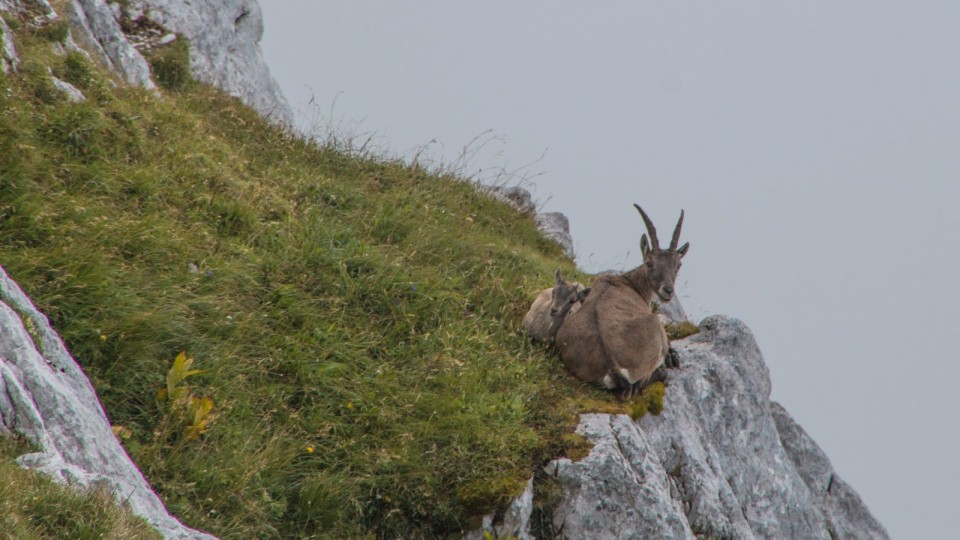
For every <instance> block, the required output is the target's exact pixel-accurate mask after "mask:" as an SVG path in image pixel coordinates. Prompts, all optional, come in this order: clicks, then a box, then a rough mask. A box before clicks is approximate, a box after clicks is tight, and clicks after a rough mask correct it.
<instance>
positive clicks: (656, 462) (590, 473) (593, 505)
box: [547, 316, 887, 539]
mask: <svg viewBox="0 0 960 540" xmlns="http://www.w3.org/2000/svg"><path fill="white" fill-rule="evenodd" d="M700 326H701V333H700V334H696V335H694V336H691V337H689V338H687V339H684V340H679V341H676V342H674V348H676V349H677V351H678V352H679V353H680V360H681V366H682V367H681V368H680V369H679V370H671V371H670V372H669V378H668V382H669V386H668V387H667V392H666V396H665V399H664V411H663V413H662V414H661V415H659V416H653V415H646V416H644V417H643V418H641V419H640V421H639V422H636V423H634V422H632V421H631V420H630V419H629V418H628V417H626V416H610V415H603V414H588V415H582V416H581V419H580V425H579V427H578V428H577V431H578V433H581V434H583V435H584V436H586V437H587V438H589V439H590V440H591V441H592V442H593V443H594V448H593V450H592V451H591V452H590V454H589V455H588V456H587V457H586V458H584V459H583V460H581V461H579V462H576V463H573V462H571V461H570V460H568V459H560V460H556V461H553V462H552V463H550V464H549V465H548V467H547V472H549V473H550V474H553V475H555V476H556V478H557V479H558V480H559V481H560V482H561V484H562V486H563V497H562V500H561V502H560V503H559V505H558V506H557V507H556V508H555V509H554V513H553V516H554V526H555V527H556V528H557V529H559V530H561V531H562V533H563V534H564V536H565V537H568V538H692V537H695V536H696V537H716V538H737V539H741V538H744V539H749V538H804V539H807V538H822V539H830V538H852V537H856V538H887V534H886V532H885V531H884V529H883V527H882V526H881V525H880V524H879V523H877V521H876V520H875V519H874V518H873V517H872V516H871V515H870V512H869V510H868V509H867V508H866V506H864V505H863V503H862V501H861V500H860V498H859V497H858V496H857V495H856V493H855V492H854V491H853V490H852V489H851V488H850V487H849V486H848V485H846V484H845V483H843V482H842V481H841V480H840V479H839V478H838V477H837V476H836V474H835V473H834V472H833V469H832V467H831V466H830V463H829V461H828V460H827V459H826V456H824V455H823V453H822V452H821V451H820V449H819V448H818V447H817V446H816V444H815V443H814V442H813V441H812V440H811V439H810V438H809V437H808V436H807V435H806V433H804V432H803V430H802V429H800V427H799V426H797V425H796V424H795V423H794V422H793V420H792V419H791V418H790V417H789V415H788V414H787V413H786V411H784V410H783V409H782V407H780V406H779V405H776V404H771V403H770V401H769V396H770V376H769V372H768V371H767V367H766V364H765V363H764V361H763V357H762V355H761V354H760V350H759V348H758V347H757V344H756V341H755V340H754V338H753V335H752V333H751V332H750V330H749V329H748V328H747V327H746V326H745V325H744V324H743V323H741V322H740V321H738V320H736V319H731V318H727V317H723V316H714V317H710V318H707V319H705V320H704V321H703V322H702V323H701V325H700Z"/></svg>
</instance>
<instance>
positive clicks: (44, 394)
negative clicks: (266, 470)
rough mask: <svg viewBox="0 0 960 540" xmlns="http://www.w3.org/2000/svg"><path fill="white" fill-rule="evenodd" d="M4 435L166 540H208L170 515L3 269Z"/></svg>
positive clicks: (39, 466)
mask: <svg viewBox="0 0 960 540" xmlns="http://www.w3.org/2000/svg"><path fill="white" fill-rule="evenodd" d="M0 419H2V424H0V436H2V435H3V434H9V433H18V434H20V435H22V436H24V437H26V438H27V439H29V440H30V441H31V442H33V443H34V444H35V445H36V446H37V447H38V448H39V449H40V451H39V452H36V453H33V454H26V455H24V456H20V457H19V458H18V459H17V462H18V463H19V464H20V465H21V466H23V467H26V468H28V469H35V470H37V471H39V472H42V473H44V474H47V475H49V476H52V477H53V478H54V479H55V480H57V481H59V482H62V483H66V484H71V485H77V486H83V487H87V486H96V487H100V488H105V489H107V490H108V491H109V492H111V493H113V494H114V495H115V496H116V498H117V500H120V501H125V502H126V503H127V504H128V505H129V506H130V509H131V510H132V511H133V513H135V514H137V515H139V516H142V517H143V518H144V519H146V521H147V522H148V523H150V524H151V525H152V526H153V527H155V528H156V529H157V530H158V531H160V533H161V534H163V536H164V537H165V538H177V539H211V538H214V537H213V536H210V535H208V534H205V533H201V532H198V531H195V530H193V529H190V528H188V527H186V526H184V525H183V524H182V523H180V522H179V521H178V520H177V519H176V518H174V517H173V516H171V515H170V514H169V513H167V510H166V508H164V506H163V503H162V502H161V501H160V499H159V498H158V497H157V496H156V494H154V493H153V491H152V490H151V488H150V486H149V484H147V481H146V480H145V479H144V478H143V475H142V474H141V473H140V471H139V469H137V467H136V465H134V464H133V462H132V461H131V460H130V458H129V456H127V453H126V452H125V451H124V449H123V447H122V446H121V445H120V443H119V442H118V441H117V439H116V437H114V435H113V432H112V431H111V429H110V422H109V421H108V420H107V417H106V415H105V414H104V412H103V409H102V407H101V406H100V401H99V400H98V399H97V395H96V393H95V392H94V389H93V385H91V384H90V381H89V379H87V376H86V375H84V373H83V371H81V369H80V367H79V366H78V365H77V363H76V362H75V361H74V360H73V358H72V357H71V356H70V353H69V352H67V349H66V348H65V347H64V345H63V342H62V341H60V338H59V336H57V334H56V333H55V332H54V331H53V329H52V328H50V325H49V324H48V322H47V319H46V317H44V316H43V315H42V314H41V313H40V312H38V311H37V309H36V308H35V307H34V306H33V304H32V303H31V302H30V300H29V299H28V298H27V297H26V296H25V295H24V294H23V291H21V290H20V287H18V286H17V284H16V283H14V282H13V280H11V279H10V278H9V277H8V276H7V274H6V272H5V271H4V270H3V269H2V268H0Z"/></svg>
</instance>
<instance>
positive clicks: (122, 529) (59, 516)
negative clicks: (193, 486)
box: [0, 437, 160, 540]
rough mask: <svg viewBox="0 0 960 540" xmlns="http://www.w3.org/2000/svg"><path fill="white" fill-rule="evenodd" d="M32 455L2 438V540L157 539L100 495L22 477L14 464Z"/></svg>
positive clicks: (33, 475)
mask: <svg viewBox="0 0 960 540" xmlns="http://www.w3.org/2000/svg"><path fill="white" fill-rule="evenodd" d="M29 451H31V450H30V448H29V445H26V444H22V443H21V442H19V441H18V440H17V439H15V438H11V437H0V537H2V538H17V539H19V540H31V539H40V538H73V539H76V540H94V539H100V538H103V539H115V540H140V539H143V540H147V539H151V540H152V539H158V538H160V535H159V534H157V532H156V531H154V530H153V529H152V528H151V527H150V526H149V525H147V524H146V522H144V521H142V520H140V519H137V518H134V517H132V516H131V514H130V513H129V512H126V511H125V510H123V509H121V508H120V507H118V506H117V505H116V503H115V502H114V501H113V500H111V498H110V497H109V496H106V495H104V494H102V493H98V492H91V493H82V492H77V491H76V490H74V489H72V488H68V487H64V486H61V485H59V484H56V483H54V482H53V481H52V480H50V479H49V478H46V477H43V476H41V475H39V474H36V473H33V472H30V471H26V470H24V469H22V468H20V466H19V465H17V464H16V463H14V462H13V459H14V458H15V457H16V456H18V455H20V454H23V453H26V452H29Z"/></svg>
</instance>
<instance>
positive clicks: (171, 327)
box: [0, 31, 627, 538]
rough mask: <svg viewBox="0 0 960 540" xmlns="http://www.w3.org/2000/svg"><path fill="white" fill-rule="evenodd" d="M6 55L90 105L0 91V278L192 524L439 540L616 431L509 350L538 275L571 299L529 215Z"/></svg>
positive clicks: (223, 110) (539, 364)
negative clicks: (46, 323) (30, 303)
mask: <svg viewBox="0 0 960 540" xmlns="http://www.w3.org/2000/svg"><path fill="white" fill-rule="evenodd" d="M20 34H23V35H20ZM20 34H18V36H17V37H18V51H19V52H20V54H21V56H22V57H23V58H24V59H25V63H30V62H32V63H33V65H35V66H38V67H42V68H43V69H46V68H47V67H50V68H52V69H53V70H54V72H55V73H63V74H65V77H67V78H68V79H71V81H72V82H77V83H81V86H82V83H84V81H86V84H88V87H87V88H89V87H93V86H96V87H99V88H102V91H103V93H102V94H100V95H98V96H97V97H96V99H91V100H88V101H87V102H84V103H79V104H72V103H66V102H65V101H64V100H62V99H59V98H58V99H46V98H45V97H43V95H42V94H43V93H42V92H40V93H38V92H37V81H36V80H35V78H36V76H37V73H40V74H41V75H42V70H39V69H38V70H37V71H36V72H33V71H30V70H27V72H23V71H21V72H19V73H17V74H13V75H11V77H10V78H9V79H8V80H9V83H10V86H11V93H10V95H7V94H6V93H0V261H3V264H4V267H5V268H6V269H7V271H8V272H9V273H10V274H11V276H12V277H13V278H14V279H16V280H17V281H18V282H19V283H20V285H21V286H22V287H23V288H24V289H25V290H26V292H27V293H28V294H29V295H30V296H31V298H32V299H33V300H34V302H35V303H36V304H37V305H38V307H39V308H40V309H41V310H42V311H43V312H44V313H45V314H46V315H47V316H48V317H49V318H50V321H51V323H52V324H53V325H54V327H55V328H56V330H57V331H58V332H59V333H60V335H61V336H62V337H63V338H64V340H65V341H66V343H67V346H68V347H69V349H70V350H71V352H72V353H73V355H74V357H75V358H76V359H77V360H78V361H79V362H80V363H81V365H82V366H83V369H84V370H85V372H86V373H87V374H88V375H89V376H90V378H91V380H92V381H93V382H94V384H95V386H96V388H97V391H98V394H99V396H100V398H101V400H102V402H103V404H104V407H105V408H106V410H107V412H108V415H109V416H110V418H111V420H112V421H113V422H114V423H115V425H116V426H117V429H118V433H122V434H123V435H122V436H123V437H124V438H123V439H122V440H123V444H124V445H125V446H126V448H127V450H128V452H129V453H130V454H131V456H132V457H133V458H134V460H135V461H136V463H137V464H138V466H139V467H140V468H141V470H142V471H143V472H144V473H145V475H146V476H147V477H148V478H150V481H151V483H152V485H153V486H154V488H155V489H157V491H158V493H159V494H160V495H161V497H162V498H163V499H164V501H165V503H166V504H167V507H168V509H169V510H170V511H171V512H173V513H174V514H175V515H177V516H179V517H180V518H181V519H182V520H183V521H185V522H186V523H187V524H189V525H191V526H193V527H197V528H200V529H203V530H207V531H211V532H213V533H214V534H217V535H219V536H222V537H232V538H254V537H261V538H277V537H311V536H312V537H338V538H343V537H358V536H369V535H375V536H377V537H383V538H395V537H421V536H425V537H435V536H450V535H456V534H459V533H460V532H461V531H462V530H464V529H466V528H468V527H469V526H470V524H471V523H472V520H473V519H474V518H475V517H476V516H477V515H479V514H486V513H489V512H491V511H494V510H496V509H497V508H498V507H500V506H501V505H502V504H503V503H504V502H505V501H507V500H509V498H510V497H512V496H514V495H516V494H517V493H519V490H520V489H522V486H523V483H524V482H526V480H527V479H528V478H530V476H532V475H533V474H535V473H536V471H538V470H539V469H540V468H541V467H542V466H543V465H544V464H545V463H546V462H547V461H549V460H550V459H553V458H556V457H560V456H564V455H567V456H571V457H573V456H576V455H579V454H582V453H583V451H584V450H585V445H584V444H583V441H582V440H581V439H578V438H576V437H574V436H571V435H570V434H571V432H572V431H573V428H574V427H575V426H576V420H577V414H578V413H581V412H594V411H600V410H616V411H618V412H621V413H622V412H627V407H626V405H624V404H621V403H619V402H618V401H617V400H616V399H615V397H614V396H613V395H611V394H610V393H609V392H605V391H602V390H599V389H595V388H591V387H589V386H588V385H585V384H583V383H581V382H579V381H577V380H575V379H573V378H572V377H571V376H569V375H568V374H566V372H565V371H564V370H563V369H562V367H561V365H560V363H559V361H558V360H557V359H556V358H555V357H554V356H552V355H551V354H550V353H548V352H547V351H545V350H544V349H543V348H541V347H537V346H533V345H531V344H530V343H529V342H528V340H527V339H526V338H525V336H524V335H523V334H522V331H521V330H520V328H519V326H520V324H519V323H520V320H521V318H522V316H523V314H524V313H525V312H526V310H527V308H528V307H529V302H530V301H531V300H532V298H533V296H534V295H535V294H536V292H537V291H539V290H540V289H541V288H543V287H547V286H549V285H550V284H551V283H552V275H553V271H554V269H555V268H556V267H557V266H561V267H562V268H563V269H564V273H565V274H567V273H569V274H571V275H573V278H572V279H578V278H579V279H583V276H580V275H578V274H577V272H576V271H575V270H574V269H573V266H572V264H571V263H570V261H568V260H566V259H565V258H564V256H563V253H562V250H561V249H560V247H559V246H557V245H555V244H554V243H551V242H546V241H544V240H543V237H542V235H541V234H540V233H539V232H538V231H537V230H536V227H535V225H534V223H533V221H532V219H531V218H530V217H529V216H524V215H521V214H518V213H517V212H515V211H514V210H512V209H511V208H510V207H508V206H507V205H505V204H503V203H501V202H498V201H495V200H493V199H491V198H490V197H488V196H485V195H482V194H480V193H478V191H477V190H476V189H475V186H474V185H473V184H472V183H471V182H469V181H466V180H464V179H463V178H460V177H457V176H455V175H453V174H449V173H445V172H436V171H430V170H426V169H424V168H423V167H420V166H417V165H410V164H407V163H403V162H401V161H398V160H394V159H389V158H386V157H382V156H370V155H356V154H354V153H351V152H347V151H345V150H344V149H343V148H341V147H339V146H338V145H337V144H336V143H335V142H328V143H323V142H320V143H318V142H315V141H311V140H306V139H303V138H300V137H296V136H293V135H291V134H289V133H287V132H284V131H282V130H280V129H278V128H276V127H273V126H270V125H268V124H266V123H265V122H264V121H263V120H261V119H260V118H259V117H258V116H257V114H256V113H255V112H254V111H252V110H251V109H249V108H247V107H245V106H244V105H242V104H240V103H239V102H238V101H237V100H235V99H233V98H231V97H229V96H226V95H224V94H222V93H220V92H217V91H214V90H212V89H210V88H208V87H206V86H203V85H199V84H184V85H182V86H177V85H179V84H180V83H179V82H177V80H179V79H176V77H174V79H172V80H169V81H168V82H167V83H164V84H172V85H173V86H172V87H176V88H178V91H177V92H171V93H169V94H168V95H167V96H165V97H164V99H162V100H160V99H156V98H155V97H154V96H153V95H152V94H151V93H149V92H145V91H142V90H139V89H131V88H122V87H120V88H110V87H109V85H106V84H103V81H107V80H109V77H108V76H107V75H106V74H104V73H102V72H101V71H100V70H99V68H98V67H96V66H93V65H89V64H87V63H84V62H82V61H80V59H78V58H73V57H71V56H70V55H67V56H66V57H60V56H57V55H55V54H52V53H50V43H49V42H47V41H44V40H41V39H39V38H37V37H36V36H31V35H29V33H28V32H26V31H21V32H20ZM175 43H180V44H181V45H180V46H181V47H185V46H186V45H185V42H183V41H181V40H177V42H175ZM183 50H184V51H186V49H183ZM179 54H181V55H183V53H182V52H181V53H179ZM184 58H185V56H181V58H180V62H181V64H180V66H181V67H183V66H185V65H186V64H185V63H183V62H185V60H184ZM155 69H156V66H155ZM179 69H180V68H176V69H175V70H174V71H176V70H179ZM159 71H162V69H160V70H159ZM156 73H157V71H155V74H156ZM165 76H166V75H164V76H163V77H165ZM158 77H160V75H158ZM181 351H184V352H185V353H186V356H189V357H193V358H198V359H200V360H198V361H199V362H201V363H202V365H203V370H204V373H203V374H202V375H201V374H196V376H195V377H190V379H189V388H190V390H189V392H187V393H186V394H185V395H194V396H196V397H197V400H194V401H188V405H187V406H188V409H187V414H188V417H187V418H186V419H184V418H181V419H180V422H179V423H177V424H176V426H179V427H178V429H179V431H177V434H178V435H182V434H184V433H186V432H184V431H183V428H184V426H186V427H187V428H189V427H190V426H191V425H192V426H194V427H195V428H197V429H195V430H193V431H189V433H187V436H172V435H171V433H173V431H171V429H170V426H171V425H173V424H171V418H172V417H171V409H170V404H169V403H168V402H167V401H164V400H159V399H157V397H158V394H157V391H158V390H160V389H162V388H164V387H165V386H166V384H167V376H168V374H169V373H170V372H171V369H172V368H173V367H174V362H175V358H176V357H177V356H178V353H180V352H181ZM184 369H186V368H184ZM174 371H176V370H174ZM188 371H189V370H188ZM181 380H182V379H181ZM168 393H169V390H168ZM204 398H209V400H210V401H209V402H204V401H203V399H204ZM189 403H194V407H193V408H192V409H191V408H189ZM204 403H206V404H207V405H204ZM212 403H216V407H215V410H216V413H215V414H216V415H217V416H216V422H213V423H211V422H206V423H203V424H202V425H201V421H202V420H203V419H204V418H207V417H204V416H203V414H204V413H205V414H208V415H209V414H210V411H211V410H212V409H211V407H210V406H209V404H212ZM198 414H200V416H197V415H198ZM201 417H202V418H201ZM198 418H199V420H198ZM184 422H186V423H184ZM164 434H166V435H164ZM194 435H196V436H194Z"/></svg>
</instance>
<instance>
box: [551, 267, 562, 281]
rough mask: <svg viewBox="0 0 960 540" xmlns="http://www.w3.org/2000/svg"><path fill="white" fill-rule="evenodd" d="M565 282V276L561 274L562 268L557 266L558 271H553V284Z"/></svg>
mask: <svg viewBox="0 0 960 540" xmlns="http://www.w3.org/2000/svg"><path fill="white" fill-rule="evenodd" d="M561 283H563V276H561V275H560V269H559V268H557V271H556V272H554V273H553V284H554V285H560V284H561Z"/></svg>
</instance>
